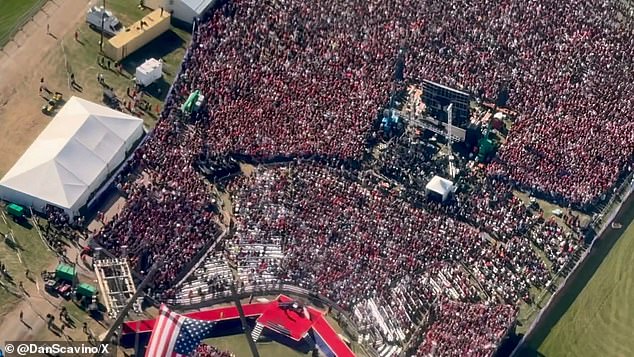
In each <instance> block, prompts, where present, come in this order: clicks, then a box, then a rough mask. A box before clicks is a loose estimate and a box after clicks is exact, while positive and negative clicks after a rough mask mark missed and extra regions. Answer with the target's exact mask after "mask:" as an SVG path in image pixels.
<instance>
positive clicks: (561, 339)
mask: <svg viewBox="0 0 634 357" xmlns="http://www.w3.org/2000/svg"><path fill="white" fill-rule="evenodd" d="M633 202H634V199H632V198H631V199H630V200H629V202H627V203H626V205H624V207H626V209H625V210H624V211H623V212H622V213H621V214H619V216H617V218H616V219H615V221H616V222H620V223H622V224H623V228H621V229H618V230H617V229H612V228H608V230H609V231H608V232H607V234H606V235H605V236H604V237H602V240H601V241H599V242H597V244H596V245H595V249H593V251H592V252H591V253H590V256H589V258H588V260H587V262H586V264H584V265H583V266H582V267H581V268H580V269H579V271H578V272H576V273H574V274H575V276H573V277H572V278H573V279H575V280H573V282H572V284H571V285H570V287H569V288H568V289H566V291H564V292H563V294H562V295H561V296H560V298H559V299H558V303H557V304H555V305H554V307H553V309H551V311H549V312H548V315H547V317H546V319H545V320H544V323H543V324H541V326H539V328H537V329H536V331H535V333H534V334H533V335H532V336H530V338H529V339H528V342H527V345H526V346H525V348H524V349H523V350H522V353H520V355H521V356H536V355H537V356H546V357H565V356H575V357H585V356H587V357H591V356H606V357H610V356H615V357H616V356H619V357H620V356H634V338H632V336H634V333H633V332H632V331H634V283H633V282H632V280H633V279H634V222H633V220H632V219H633V218H634V204H633Z"/></svg>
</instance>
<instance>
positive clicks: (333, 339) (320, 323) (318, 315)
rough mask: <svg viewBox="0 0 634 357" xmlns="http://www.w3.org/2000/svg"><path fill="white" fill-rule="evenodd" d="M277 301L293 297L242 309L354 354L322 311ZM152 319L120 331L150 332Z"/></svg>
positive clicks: (208, 314) (233, 312) (214, 317)
mask: <svg viewBox="0 0 634 357" xmlns="http://www.w3.org/2000/svg"><path fill="white" fill-rule="evenodd" d="M278 300H279V301H278ZM280 301H281V302H290V301H293V299H291V298H289V297H287V296H284V295H280V296H279V297H278V298H277V299H276V300H274V301H270V302H266V303H255V304H245V305H242V309H243V310H244V314H245V316H247V317H255V316H258V318H257V320H256V321H257V323H259V324H261V325H262V326H264V327H266V328H268V329H270V330H273V331H275V332H277V333H281V334H283V335H285V336H287V337H290V338H291V339H293V340H295V341H300V340H302V339H303V338H304V337H305V336H306V334H308V333H309V332H310V330H311V329H313V330H314V332H315V333H316V334H318V335H319V336H318V337H320V338H321V340H323V342H324V343H325V344H326V345H327V347H328V348H329V349H330V350H331V351H332V353H333V354H334V355H335V356H337V357H352V356H354V354H353V353H352V351H351V350H350V348H348V346H347V345H346V344H345V343H344V342H343V341H342V340H341V339H340V338H339V336H338V335H337V333H336V332H335V330H334V329H333V328H332V326H330V324H329V323H328V321H326V319H325V318H324V312H322V311H320V310H318V309H315V308H312V307H307V310H308V314H309V316H310V319H307V318H306V317H305V316H304V314H302V313H299V312H297V311H294V310H292V309H285V308H281V307H280V306H279V304H280ZM184 316H187V317H190V318H193V319H199V320H205V321H223V320H233V319H238V318H240V316H239V314H238V309H237V308H236V307H235V306H229V307H221V308H215V309H210V310H204V311H197V312H190V313H187V314H184ZM155 321H156V320H154V319H153V320H139V321H127V322H124V323H123V326H122V329H121V333H122V335H128V334H135V333H147V332H151V331H152V329H153V328H154V323H155Z"/></svg>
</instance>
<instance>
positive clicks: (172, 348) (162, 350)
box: [145, 304, 215, 357]
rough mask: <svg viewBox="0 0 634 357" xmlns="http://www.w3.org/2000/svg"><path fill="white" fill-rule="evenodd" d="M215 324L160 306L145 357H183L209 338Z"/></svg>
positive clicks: (163, 305)
mask: <svg viewBox="0 0 634 357" xmlns="http://www.w3.org/2000/svg"><path fill="white" fill-rule="evenodd" d="M214 325H215V323H214V322H210V321H202V320H196V319H192V318H189V317H186V316H182V315H179V314H177V313H175V312H173V311H170V309H168V308H167V306H165V304H161V309H160V311H159V316H158V318H157V319H156V324H154V329H152V335H151V336H150V343H149V344H148V346H147V350H146V352H145V356H146V357H185V356H189V355H191V354H192V352H194V350H195V349H196V347H198V345H199V344H200V341H201V340H203V339H205V338H207V337H209V334H210V332H211V330H212V329H213V327H214Z"/></svg>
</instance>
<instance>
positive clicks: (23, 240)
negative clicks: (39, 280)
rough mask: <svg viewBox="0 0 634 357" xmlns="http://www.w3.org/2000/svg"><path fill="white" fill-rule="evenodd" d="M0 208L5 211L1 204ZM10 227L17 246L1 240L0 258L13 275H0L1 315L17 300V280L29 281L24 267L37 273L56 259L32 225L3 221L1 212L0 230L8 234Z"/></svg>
mask: <svg viewBox="0 0 634 357" xmlns="http://www.w3.org/2000/svg"><path fill="white" fill-rule="evenodd" d="M0 210H4V206H3V205H2V204H0ZM9 230H12V231H13V234H14V238H15V241H16V243H17V245H16V246H14V245H13V243H12V242H11V241H7V240H5V239H2V240H1V241H0V261H1V262H2V263H3V264H4V265H5V266H6V267H7V270H8V271H9V274H10V276H11V277H12V279H7V278H5V277H2V278H0V282H1V283H2V284H1V285H0V316H1V315H3V314H5V313H6V312H7V311H9V310H10V309H11V308H12V307H13V306H12V303H14V302H15V301H17V300H18V297H17V296H16V295H14V293H15V292H17V291H18V289H17V286H18V284H19V281H23V282H24V283H25V284H28V282H27V279H26V276H25V273H26V269H29V270H30V271H32V272H33V273H34V274H39V272H41V271H42V270H45V269H46V268H47V267H48V265H50V264H51V263H52V262H55V255H54V254H53V252H51V251H49V250H48V249H47V247H46V246H45V245H44V243H43V242H42V240H41V239H40V237H39V235H38V234H37V231H36V229H35V228H34V227H25V226H22V225H19V224H17V223H15V222H13V221H12V220H10V219H8V220H7V221H6V222H5V220H4V219H3V218H2V216H1V215H0V233H3V234H7V233H8V232H9ZM0 237H1V236H0Z"/></svg>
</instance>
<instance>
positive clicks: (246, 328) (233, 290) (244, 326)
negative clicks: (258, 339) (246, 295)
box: [229, 282, 260, 357]
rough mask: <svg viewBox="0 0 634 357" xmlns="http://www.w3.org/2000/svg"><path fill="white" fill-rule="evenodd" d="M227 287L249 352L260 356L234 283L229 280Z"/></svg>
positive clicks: (257, 356) (254, 355)
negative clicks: (236, 310) (229, 283)
mask: <svg viewBox="0 0 634 357" xmlns="http://www.w3.org/2000/svg"><path fill="white" fill-rule="evenodd" d="M229 288H230V289H231V295H232V296H233V301H234V303H235V304H236V308H237V309H238V314H239V315H240V322H241V323H242V331H244V335H245V337H246V338H247V342H248V343H249V348H250V349H251V354H252V355H253V357H260V354H259V353H258V348H257V347H256V345H255V341H253V337H252V336H251V328H250V327H249V324H247V318H246V317H245V316H244V310H242V303H240V297H239V296H238V292H237V291H236V286H235V284H234V283H233V282H231V285H230V287H229Z"/></svg>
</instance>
